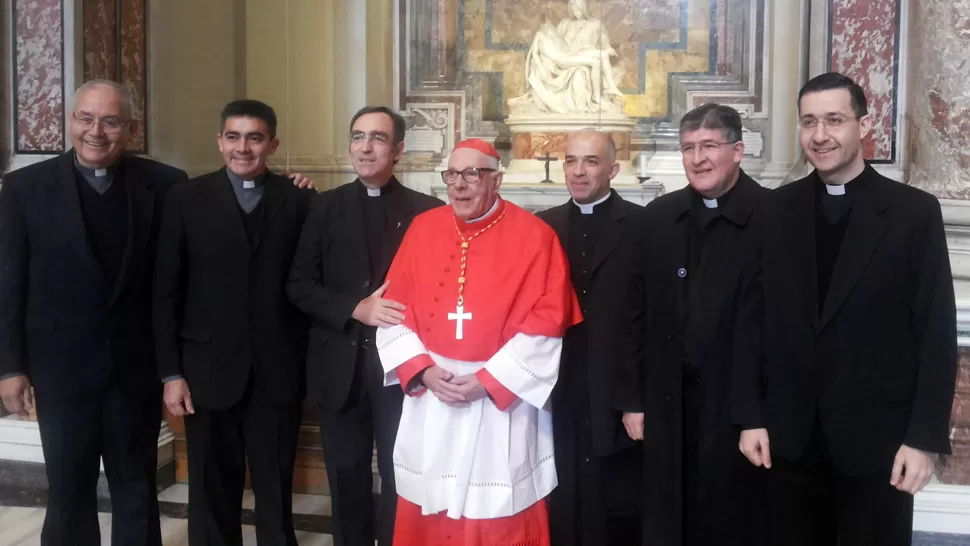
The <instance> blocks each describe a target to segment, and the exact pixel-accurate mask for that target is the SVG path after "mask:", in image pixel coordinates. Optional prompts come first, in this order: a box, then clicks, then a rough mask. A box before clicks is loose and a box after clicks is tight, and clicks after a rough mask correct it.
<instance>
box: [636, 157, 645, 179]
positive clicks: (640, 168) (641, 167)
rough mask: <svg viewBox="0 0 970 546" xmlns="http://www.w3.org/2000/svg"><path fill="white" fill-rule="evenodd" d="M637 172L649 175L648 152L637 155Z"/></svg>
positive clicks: (641, 174)
mask: <svg viewBox="0 0 970 546" xmlns="http://www.w3.org/2000/svg"><path fill="white" fill-rule="evenodd" d="M637 174H639V175H640V176H647V154H644V153H641V154H639V155H637Z"/></svg>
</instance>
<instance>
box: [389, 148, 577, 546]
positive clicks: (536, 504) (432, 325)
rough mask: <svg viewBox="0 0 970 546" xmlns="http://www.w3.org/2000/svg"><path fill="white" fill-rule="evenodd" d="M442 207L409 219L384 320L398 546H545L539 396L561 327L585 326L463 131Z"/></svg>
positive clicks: (564, 273)
mask: <svg viewBox="0 0 970 546" xmlns="http://www.w3.org/2000/svg"><path fill="white" fill-rule="evenodd" d="M442 179H443V180H444V182H445V184H446V185H447V186H448V198H449V200H450V202H451V207H450V208H449V207H440V208H438V209H434V210H431V211H428V212H426V213H424V214H422V215H420V216H418V217H417V218H415V220H414V222H413V223H412V224H411V227H410V229H409V230H408V232H407V235H405V238H404V242H403V243H402V244H401V247H400V250H399V251H398V253H397V256H396V257H395V259H394V262H393V263H392V265H391V268H390V271H389V272H388V274H387V282H388V283H389V285H388V288H387V292H386V293H385V294H384V297H385V298H389V299H392V300H395V301H398V302H400V303H402V304H404V305H405V306H406V310H405V312H404V316H405V318H404V320H403V322H402V323H401V324H398V325H395V326H389V327H386V328H380V329H379V330H378V333H377V346H378V351H379V353H380V357H381V362H382V364H383V367H384V372H385V374H386V375H385V384H388V385H391V384H396V383H400V384H401V386H402V388H403V389H404V391H405V393H406V394H407V395H408V396H406V397H405V400H404V408H403V414H402V417H401V425H400V428H399V429H398V436H397V443H396V445H395V448H394V476H395V480H396V482H397V493H398V496H399V499H398V511H397V520H396V523H395V531H394V544H395V545H396V546H411V545H414V546H418V545H421V546H446V545H447V546H452V545H454V546H458V545H461V546H499V545H501V546H510V545H513V546H519V545H522V546H524V545H529V546H539V545H548V544H549V523H548V516H547V510H546V503H545V497H546V496H547V495H548V494H549V493H550V491H552V490H553V488H555V487H556V484H557V479H556V466H555V461H554V459H553V442H552V414H551V413H550V411H549V397H550V394H551V393H552V389H553V387H554V386H555V385H556V379H557V377H558V375H559V355H560V352H561V349H562V336H563V333H564V332H565V330H566V329H567V328H569V327H570V326H573V325H574V324H577V323H579V322H581V321H582V316H581V313H580V311H579V304H578V302H577V300H576V295H575V293H574V291H573V288H572V285H571V284H570V277H569V265H568V261H567V259H566V256H565V254H564V253H563V251H562V247H561V246H560V244H559V242H558V240H557V239H556V234H555V233H554V232H553V231H552V229H551V228H549V227H548V226H547V225H546V224H545V223H544V222H543V221H542V220H539V219H538V218H536V217H534V216H533V215H532V214H530V213H529V212H527V211H525V210H523V209H521V208H519V207H517V206H515V205H513V204H512V203H509V202H506V201H504V200H502V199H501V198H500V197H499V195H498V189H499V186H501V183H502V173H501V172H500V171H499V155H498V153H497V152H496V151H495V149H494V148H493V147H492V146H491V145H489V144H488V143H486V142H484V141H482V140H478V139H469V140H466V141H464V142H462V143H461V144H459V145H458V146H457V147H456V148H455V150H454V151H453V152H452V154H451V157H450V159H449V162H448V170H446V171H444V172H443V173H442Z"/></svg>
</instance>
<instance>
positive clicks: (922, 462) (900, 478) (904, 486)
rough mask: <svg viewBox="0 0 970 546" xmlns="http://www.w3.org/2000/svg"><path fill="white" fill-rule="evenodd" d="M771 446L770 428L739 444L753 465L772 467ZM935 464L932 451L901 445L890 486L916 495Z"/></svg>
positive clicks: (745, 433) (745, 437) (743, 435)
mask: <svg viewBox="0 0 970 546" xmlns="http://www.w3.org/2000/svg"><path fill="white" fill-rule="evenodd" d="M768 446H769V442H768V430H767V429H764V428H757V429H750V430H745V431H743V432H742V433H741V439H740V442H739V443H738V449H740V450H741V453H743V454H744V456H745V457H747V459H748V461H750V462H751V464H753V465H755V466H764V467H765V468H771V450H770V448H769V447H768ZM933 466H934V463H933V456H932V455H931V454H930V453H927V452H925V451H921V450H919V449H916V448H912V447H909V446H907V445H901V446H899V450H897V451H896V457H895V458H894V459H893V469H892V474H891V475H890V477H889V485H891V486H893V487H895V488H896V489H898V490H900V491H903V492H905V493H909V494H910V495H915V494H916V493H919V492H920V490H921V489H923V488H924V487H926V484H928V483H929V482H930V478H932V477H933Z"/></svg>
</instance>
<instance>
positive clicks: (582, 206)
mask: <svg viewBox="0 0 970 546" xmlns="http://www.w3.org/2000/svg"><path fill="white" fill-rule="evenodd" d="M611 195H613V193H612V192H608V193H607V194H606V195H604V196H603V197H601V198H599V199H597V200H596V201H593V202H592V203H577V202H576V200H575V199H573V204H574V205H576V206H577V207H579V212H580V213H582V214H593V209H594V208H596V205H599V204H600V203H605V202H606V200H607V199H609V198H610V196H611Z"/></svg>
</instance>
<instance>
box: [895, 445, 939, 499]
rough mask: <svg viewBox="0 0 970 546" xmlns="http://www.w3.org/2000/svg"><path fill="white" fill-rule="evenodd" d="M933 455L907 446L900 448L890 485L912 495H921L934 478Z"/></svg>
mask: <svg viewBox="0 0 970 546" xmlns="http://www.w3.org/2000/svg"><path fill="white" fill-rule="evenodd" d="M933 459H934V457H933V455H931V454H930V453H927V452H925V451H921V450H919V449H916V448H912V447H909V446H906V445H903V446H900V447H899V451H897V452H896V459H895V460H894V461H893V472H892V476H891V477H890V478H889V485H892V486H893V487H895V488H896V489H899V490H900V491H905V492H906V493H909V494H910V495H915V494H916V493H919V492H920V490H921V489H923V488H924V487H926V484H928V483H930V478H932V477H933V466H934V463H933Z"/></svg>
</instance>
